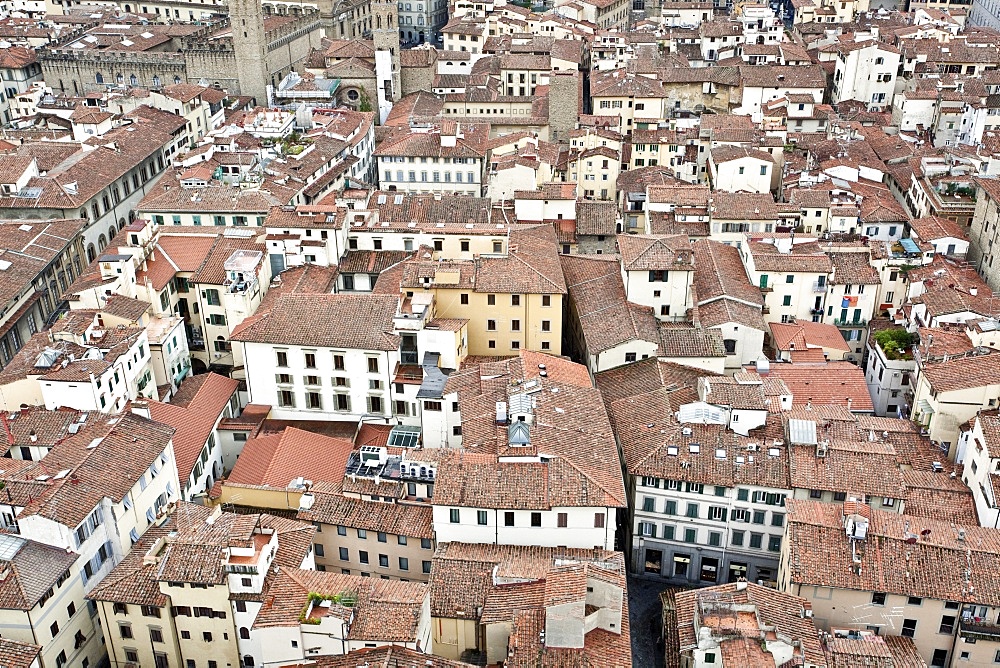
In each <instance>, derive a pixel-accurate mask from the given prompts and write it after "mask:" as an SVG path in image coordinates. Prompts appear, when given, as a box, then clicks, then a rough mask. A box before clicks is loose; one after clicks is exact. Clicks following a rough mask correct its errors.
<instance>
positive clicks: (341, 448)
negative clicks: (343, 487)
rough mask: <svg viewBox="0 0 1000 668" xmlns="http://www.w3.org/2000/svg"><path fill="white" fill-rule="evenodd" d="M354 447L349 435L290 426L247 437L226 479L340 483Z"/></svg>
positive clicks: (235, 482) (265, 483) (270, 483)
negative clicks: (346, 436)
mask: <svg viewBox="0 0 1000 668" xmlns="http://www.w3.org/2000/svg"><path fill="white" fill-rule="evenodd" d="M351 449H352V444H351V442H350V441H349V440H347V439H342V438H331V437H329V436H323V435H321V434H316V433H313V432H309V431H303V430H301V429H296V428H295V427H287V428H285V430H284V431H282V432H280V433H278V434H268V435H264V436H257V437H256V438H253V439H250V440H249V441H247V442H246V445H244V446H243V454H242V455H240V457H239V459H237V461H236V465H235V466H234V467H233V470H232V472H231V473H230V474H229V477H228V478H227V479H226V483H227V484H230V485H250V486H254V487H277V488H279V489H285V488H286V487H287V486H288V485H289V483H290V482H291V481H292V480H295V479H296V478H298V477H302V478H305V479H306V480H312V481H314V482H330V483H339V482H340V481H341V480H343V478H344V470H345V467H346V465H347V458H348V456H349V455H350V453H351ZM317 453H322V456H321V457H318V456H316V455H317Z"/></svg>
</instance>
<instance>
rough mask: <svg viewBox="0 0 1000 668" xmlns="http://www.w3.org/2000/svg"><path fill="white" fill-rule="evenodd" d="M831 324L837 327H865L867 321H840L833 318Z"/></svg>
mask: <svg viewBox="0 0 1000 668" xmlns="http://www.w3.org/2000/svg"><path fill="white" fill-rule="evenodd" d="M833 324H834V325H836V326H837V327H858V328H860V327H867V326H868V321H867V320H865V319H861V320H841V319H840V318H834V319H833Z"/></svg>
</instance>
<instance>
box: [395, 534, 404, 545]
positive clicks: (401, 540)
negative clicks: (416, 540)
mask: <svg viewBox="0 0 1000 668" xmlns="http://www.w3.org/2000/svg"><path fill="white" fill-rule="evenodd" d="M396 544H397V545H406V536H396Z"/></svg>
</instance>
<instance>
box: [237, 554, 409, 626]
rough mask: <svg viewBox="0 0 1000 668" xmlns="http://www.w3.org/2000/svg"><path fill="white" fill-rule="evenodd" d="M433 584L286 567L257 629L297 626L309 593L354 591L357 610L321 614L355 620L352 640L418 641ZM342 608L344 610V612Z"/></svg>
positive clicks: (274, 584) (256, 622) (334, 608)
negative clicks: (426, 603)
mask: <svg viewBox="0 0 1000 668" xmlns="http://www.w3.org/2000/svg"><path fill="white" fill-rule="evenodd" d="M427 590H428V587H427V585H425V584H423V583H420V582H402V581H400V580H383V579H381V578H363V577H361V576H359V575H341V574H340V573H329V572H319V571H303V570H298V569H282V570H281V572H280V573H278V575H277V576H276V577H275V578H274V581H273V582H272V584H271V588H270V590H269V592H268V596H267V598H266V600H265V602H264V605H263V606H262V607H261V609H260V612H258V613H257V618H256V619H255V620H254V627H255V628H268V627H279V626H294V627H296V628H298V626H299V624H300V623H301V622H300V621H299V616H300V615H301V614H302V613H303V612H304V611H305V609H306V606H307V605H308V604H309V595H310V594H311V593H317V594H327V595H332V594H341V593H344V592H351V593H352V594H353V595H354V596H356V597H357V601H356V603H355V604H354V605H353V606H352V607H351V608H347V609H345V608H342V606H340V605H338V604H334V605H333V606H331V607H330V608H328V609H324V608H319V610H324V612H323V613H320V614H330V615H335V614H344V615H346V616H348V617H349V618H350V619H351V623H350V626H349V629H350V630H349V631H348V634H347V639H348V640H354V641H362V642H363V641H378V642H382V643H393V642H401V643H406V642H416V640H417V638H418V633H419V624H420V621H421V619H422V614H421V611H422V608H423V605H424V600H425V599H426V597H427ZM338 608H341V609H339V610H338Z"/></svg>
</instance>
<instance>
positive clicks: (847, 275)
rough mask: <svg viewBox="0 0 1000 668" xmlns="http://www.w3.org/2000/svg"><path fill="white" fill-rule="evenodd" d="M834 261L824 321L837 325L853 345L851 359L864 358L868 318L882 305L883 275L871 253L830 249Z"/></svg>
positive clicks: (828, 284) (848, 343) (851, 345)
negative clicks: (877, 268)
mask: <svg viewBox="0 0 1000 668" xmlns="http://www.w3.org/2000/svg"><path fill="white" fill-rule="evenodd" d="M829 256H830V261H831V263H832V265H833V270H832V273H831V275H830V277H829V280H828V281H827V294H826V313H825V314H824V315H823V322H825V323H827V324H830V325H834V326H835V327H837V328H838V329H839V330H840V332H841V334H843V336H844V340H845V341H847V345H848V346H849V347H850V349H851V350H850V353H851V354H848V356H847V359H848V360H851V361H855V360H858V361H860V360H861V353H862V351H863V349H864V341H865V340H866V339H867V338H868V337H867V332H868V321H869V320H871V319H872V318H873V317H874V316H875V313H876V309H877V308H878V305H879V301H878V298H879V294H878V288H879V286H880V285H881V284H882V280H881V277H880V276H879V274H878V272H877V271H876V270H875V268H874V267H872V265H871V256H870V254H869V252H868V251H867V250H865V251H864V252H860V253H859V252H845V253H836V252H835V253H830V254H829Z"/></svg>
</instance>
